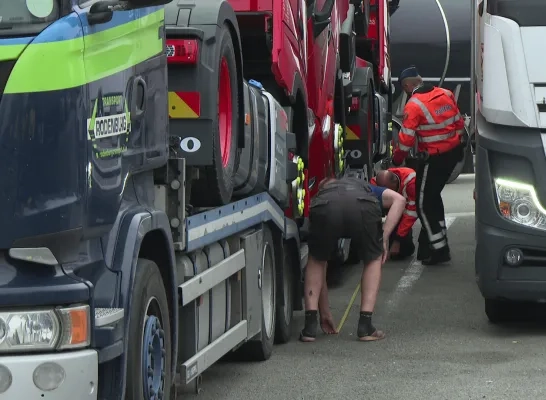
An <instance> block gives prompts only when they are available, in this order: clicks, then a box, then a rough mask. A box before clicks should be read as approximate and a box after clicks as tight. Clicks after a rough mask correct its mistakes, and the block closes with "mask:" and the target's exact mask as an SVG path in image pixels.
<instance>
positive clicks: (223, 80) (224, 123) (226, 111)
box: [218, 57, 233, 167]
mask: <svg viewBox="0 0 546 400" xmlns="http://www.w3.org/2000/svg"><path fill="white" fill-rule="evenodd" d="M231 107H232V104H231V78H230V74H229V66H228V63H227V60H226V58H225V57H223V58H222V62H221V63H220V85H219V101H218V130H219V133H220V154H221V157H222V166H223V167H226V166H227V165H228V163H229V157H230V155H231V119H232V116H233V114H232V109H231Z"/></svg>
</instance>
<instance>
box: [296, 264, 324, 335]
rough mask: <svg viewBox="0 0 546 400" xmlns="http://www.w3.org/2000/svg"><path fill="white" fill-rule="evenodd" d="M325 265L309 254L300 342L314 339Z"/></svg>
mask: <svg viewBox="0 0 546 400" xmlns="http://www.w3.org/2000/svg"><path fill="white" fill-rule="evenodd" d="M326 265H327V261H319V260H316V259H315V258H313V257H312V256H311V255H309V259H308V260H307V266H306V267H305V284H304V291H305V293H304V296H305V327H304V329H303V331H302V332H301V334H300V340H301V341H302V342H314V341H315V335H316V329H317V325H316V324H317V312H318V307H319V298H320V297H321V292H322V286H323V283H324V281H325V279H326Z"/></svg>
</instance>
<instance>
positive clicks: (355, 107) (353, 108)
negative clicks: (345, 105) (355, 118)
mask: <svg viewBox="0 0 546 400" xmlns="http://www.w3.org/2000/svg"><path fill="white" fill-rule="evenodd" d="M359 107H360V99H359V98H358V97H353V99H352V101H351V111H358V108H359Z"/></svg>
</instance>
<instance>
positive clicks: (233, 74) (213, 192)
mask: <svg viewBox="0 0 546 400" xmlns="http://www.w3.org/2000/svg"><path fill="white" fill-rule="evenodd" d="M218 43H219V46H220V56H219V58H218V64H217V65H218V74H219V78H218V100H217V104H218V110H219V112H218V114H217V116H216V121H215V123H214V124H213V127H214V129H213V131H212V145H213V149H212V151H213V155H212V157H213V165H212V166H209V167H205V168H203V169H201V170H200V176H199V180H197V181H195V182H194V183H193V186H192V188H191V201H192V205H194V206H198V207H215V206H221V205H224V204H227V203H229V202H230V200H231V196H232V194H233V186H234V175H235V171H236V169H237V168H236V164H237V160H238V153H239V149H238V147H237V138H238V135H239V91H238V87H239V82H238V81H237V62H236V58H235V49H234V47H233V40H232V37H231V33H230V31H229V28H228V27H227V26H226V25H224V27H223V29H222V33H221V35H220V38H219V41H218ZM223 63H225V64H224V66H223ZM222 71H227V74H228V75H229V79H225V75H224V74H223V72H222ZM223 76H224V78H223ZM228 81H229V85H230V88H231V90H230V92H231V103H230V104H231V135H229V136H228V137H229V139H230V142H229V157H226V160H227V161H226V162H225V163H224V162H223V160H222V151H221V145H220V143H221V134H220V124H221V118H220V107H221V101H222V99H221V88H222V87H225V86H223V85H224V84H225V83H226V82H228ZM224 101H225V99H224Z"/></svg>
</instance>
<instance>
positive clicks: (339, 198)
mask: <svg viewBox="0 0 546 400" xmlns="http://www.w3.org/2000/svg"><path fill="white" fill-rule="evenodd" d="M405 203H406V201H405V200H404V197H402V196H401V195H400V194H398V193H396V192H394V191H392V190H390V189H386V188H380V187H377V186H372V185H369V184H368V183H366V182H362V181H360V180H358V179H355V178H349V177H346V178H342V179H339V180H337V179H329V180H325V181H323V182H321V185H320V189H319V192H318V194H317V195H316V196H315V197H314V198H313V200H312V201H311V210H310V214H309V221H310V226H309V241H308V244H309V259H308V262H307V267H306V270H305V327H304V328H303V330H302V331H301V334H300V340H301V341H304V342H312V341H314V340H315V337H316V333H317V330H318V320H317V317H318V313H319V306H320V325H321V328H322V330H323V331H324V332H325V333H327V334H333V333H337V331H336V328H335V326H334V322H333V319H332V314H331V312H330V305H329V301H328V288H327V286H326V268H327V264H328V259H329V258H330V256H331V254H332V252H333V251H334V249H335V247H336V246H337V241H338V240H339V239H340V238H350V239H351V241H356V242H357V243H358V244H359V258H360V260H362V261H363V263H364V269H363V271H362V283H361V301H360V319H359V322H358V331H357V334H358V338H359V339H360V340H362V341H372V340H380V339H383V338H384V337H385V334H384V333H383V332H381V331H379V330H377V329H375V327H374V326H373V325H372V314H373V311H374V307H375V302H376V298H377V293H378V291H379V283H380V281H381V266H382V265H383V264H384V263H385V261H386V260H387V256H388V250H389V237H390V235H391V233H392V232H393V231H394V228H395V227H396V225H397V223H398V221H399V220H400V217H401V215H402V212H403V211H404V207H405ZM383 207H385V208H389V213H388V215H387V220H386V222H385V225H384V227H382V223H381V219H382V208H383Z"/></svg>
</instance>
